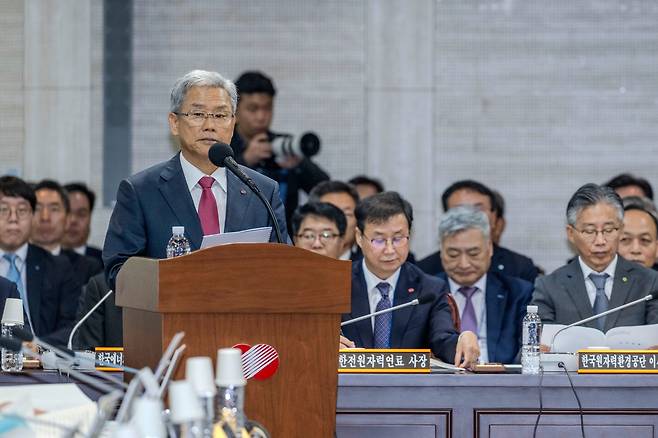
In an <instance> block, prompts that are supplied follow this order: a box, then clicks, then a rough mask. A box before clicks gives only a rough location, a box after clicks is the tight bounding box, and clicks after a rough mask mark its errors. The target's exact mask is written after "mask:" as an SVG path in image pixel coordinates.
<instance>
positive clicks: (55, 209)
mask: <svg viewBox="0 0 658 438" xmlns="http://www.w3.org/2000/svg"><path fill="white" fill-rule="evenodd" d="M34 192H35V194H36V197H37V206H36V209H35V212H34V216H33V217H32V231H31V233H30V242H31V243H33V244H35V245H38V246H40V247H42V248H43V249H45V250H46V251H49V252H50V253H51V254H52V255H54V256H62V257H66V259H67V260H68V261H69V262H70V263H71V266H72V268H73V276H74V277H75V279H76V281H77V282H78V284H79V286H80V287H82V285H85V284H87V282H88V281H89V279H90V278H91V277H92V276H93V275H96V274H98V273H99V272H101V271H102V270H103V264H102V263H101V262H100V261H99V260H97V259H95V258H93V257H89V256H86V255H81V254H78V253H77V252H75V251H73V250H71V249H63V248H62V240H63V238H64V233H65V231H66V224H67V221H68V217H69V213H70V210H71V209H70V205H69V198H68V195H67V193H66V192H65V191H64V189H63V188H62V186H60V185H59V183H57V182H55V181H52V180H47V179H45V180H43V181H41V182H39V183H38V184H37V185H36V186H35V188H34Z"/></svg>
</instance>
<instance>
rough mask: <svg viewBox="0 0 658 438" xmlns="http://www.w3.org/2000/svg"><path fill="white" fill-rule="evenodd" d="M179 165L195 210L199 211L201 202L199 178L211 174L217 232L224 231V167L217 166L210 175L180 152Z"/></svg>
mask: <svg viewBox="0 0 658 438" xmlns="http://www.w3.org/2000/svg"><path fill="white" fill-rule="evenodd" d="M180 165H181V167H182V168H183V175H185V182H186V183H187V189H188V190H189V191H190V195H192V201H194V208H195V209H196V211H197V212H198V211H199V203H200V202H201V193H203V189H202V188H201V186H200V185H199V180H200V179H201V178H203V177H204V176H211V177H213V178H215V182H213V183H212V187H211V190H212V194H213V195H214V196H215V201H217V214H218V217H219V232H220V233H221V232H222V231H224V226H225V221H226V197H227V193H228V192H227V184H228V183H227V181H226V168H224V167H218V168H217V170H215V171H214V172H213V173H212V175H206V174H205V173H203V172H201V171H200V170H199V169H198V168H197V167H195V166H194V165H193V164H192V163H190V162H189V161H187V160H186V159H185V157H184V156H183V153H182V152H181V154H180Z"/></svg>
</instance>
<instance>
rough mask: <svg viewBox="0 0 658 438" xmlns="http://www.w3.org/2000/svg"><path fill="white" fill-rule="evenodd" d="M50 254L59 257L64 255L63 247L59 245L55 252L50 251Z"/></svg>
mask: <svg viewBox="0 0 658 438" xmlns="http://www.w3.org/2000/svg"><path fill="white" fill-rule="evenodd" d="M50 253H51V254H52V255H54V256H58V255H60V254H61V253H62V246H61V245H57V246H56V247H55V248H54V249H53V250H51V251H50Z"/></svg>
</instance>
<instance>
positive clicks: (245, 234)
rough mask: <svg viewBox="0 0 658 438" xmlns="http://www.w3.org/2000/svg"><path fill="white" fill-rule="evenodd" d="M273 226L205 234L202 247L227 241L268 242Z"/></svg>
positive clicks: (223, 243) (222, 243)
mask: <svg viewBox="0 0 658 438" xmlns="http://www.w3.org/2000/svg"><path fill="white" fill-rule="evenodd" d="M271 234H272V227H260V228H251V229H249V230H241V231H232V232H228V233H219V234H211V235H209V236H203V240H202V241H201V249H204V248H210V247H213V246H217V245H226V244H227V243H267V242H269V241H270V235H271Z"/></svg>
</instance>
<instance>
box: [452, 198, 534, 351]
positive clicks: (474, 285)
mask: <svg viewBox="0 0 658 438" xmlns="http://www.w3.org/2000/svg"><path fill="white" fill-rule="evenodd" d="M439 238H440V240H441V261H442V262H443V267H444V269H445V272H444V273H441V274H439V278H441V279H442V280H444V281H447V282H448V286H449V287H450V292H451V293H452V295H453V296H454V297H455V301H457V306H458V307H459V315H460V319H461V328H462V330H470V331H472V332H474V333H477V335H478V340H479V344H480V361H481V362H483V363H486V362H499V363H513V362H515V361H516V355H517V353H518V352H519V348H520V347H521V346H520V341H521V324H522V322H523V317H524V316H525V313H526V306H527V305H528V303H529V302H530V298H531V297H532V289H533V285H532V283H529V282H527V281H525V280H522V279H520V278H514V277H509V276H507V275H503V274H500V273H498V272H487V271H489V265H490V264H491V255H492V254H493V244H492V241H491V235H490V226H489V220H488V219H487V215H486V214H484V213H483V212H482V211H480V210H477V209H475V208H473V207H470V206H463V207H455V208H451V209H450V210H448V212H447V213H446V214H445V215H444V216H443V218H441V222H440V224H439Z"/></svg>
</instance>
